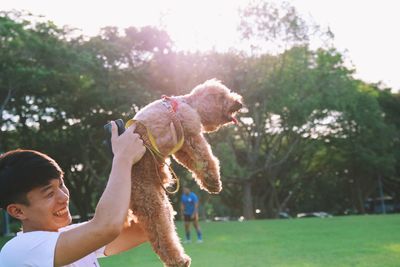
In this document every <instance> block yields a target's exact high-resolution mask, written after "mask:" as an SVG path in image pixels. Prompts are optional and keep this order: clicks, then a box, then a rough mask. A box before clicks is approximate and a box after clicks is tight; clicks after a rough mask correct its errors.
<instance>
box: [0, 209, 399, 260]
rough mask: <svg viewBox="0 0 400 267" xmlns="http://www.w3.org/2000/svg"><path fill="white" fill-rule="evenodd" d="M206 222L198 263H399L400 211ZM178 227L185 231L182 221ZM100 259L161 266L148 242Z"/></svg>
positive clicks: (195, 247)
mask: <svg viewBox="0 0 400 267" xmlns="http://www.w3.org/2000/svg"><path fill="white" fill-rule="evenodd" d="M201 226H202V228H203V234H204V243H202V244H196V243H192V244H188V245H185V249H186V252H187V253H188V254H189V255H190V256H191V257H192V266H193V267H211V266H212V267H218V266H220V267H227V266H229V267H234V266H237V267H251V266H254V267H256V266H257V267H264V266H296V267H297V266H310V267H311V266H312V267H314V266H332V267H333V266H335V267H336V266H377V267H378V266H379V267H381V266H384V267H390V266H400V215H386V216H371V215H368V216H347V217H333V218H328V219H319V218H308V219H291V220H257V221H248V222H212V223H206V222H202V223H201ZM178 230H179V233H180V234H181V235H182V224H181V223H179V222H178ZM193 234H194V233H192V235H193ZM0 245H1V244H0ZM100 263H101V266H102V267H125V266H140V267H156V266H162V264H161V263H160V261H159V260H158V258H157V257H156V256H155V254H154V253H153V252H152V250H151V249H150V246H149V245H148V244H145V245H143V246H141V247H139V248H136V249H134V250H132V251H129V252H126V253H123V254H121V255H117V256H113V257H109V258H104V259H101V261H100Z"/></svg>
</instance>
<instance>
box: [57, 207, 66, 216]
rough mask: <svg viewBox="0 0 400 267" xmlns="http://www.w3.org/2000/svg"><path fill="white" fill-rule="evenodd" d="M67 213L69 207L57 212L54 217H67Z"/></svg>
mask: <svg viewBox="0 0 400 267" xmlns="http://www.w3.org/2000/svg"><path fill="white" fill-rule="evenodd" d="M66 213H68V208H67V207H65V208H63V209H61V210H59V211H56V212H55V213H54V215H56V216H59V217H61V216H63V215H65V214H66Z"/></svg>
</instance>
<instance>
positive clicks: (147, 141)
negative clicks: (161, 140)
mask: <svg viewBox="0 0 400 267" xmlns="http://www.w3.org/2000/svg"><path fill="white" fill-rule="evenodd" d="M162 103H163V105H164V106H165V107H166V108H167V109H168V114H169V117H170V120H171V124H172V125H173V127H174V128H175V130H176V134H177V140H179V141H178V142H177V143H176V144H175V146H174V147H173V148H172V150H171V151H170V152H169V153H168V154H167V155H166V156H164V155H163V154H162V153H161V151H160V150H159V149H158V146H157V143H156V140H155V138H154V136H153V135H152V133H151V131H150V129H149V128H148V127H146V125H144V123H143V122H141V121H138V120H135V119H131V120H129V121H127V122H126V125H125V128H128V127H129V126H131V125H132V124H136V132H137V133H138V134H139V135H140V136H141V138H142V140H143V145H144V146H145V147H146V148H147V150H148V151H149V152H150V154H151V156H152V157H153V161H154V165H155V166H154V167H155V168H156V171H157V176H158V177H159V179H160V184H161V187H162V188H163V189H164V191H165V192H166V193H168V194H175V193H177V192H178V191H179V188H180V181H179V177H178V176H177V175H176V173H175V172H174V170H173V169H172V167H171V165H169V164H167V163H165V157H169V156H170V155H172V154H174V153H176V152H177V151H178V150H179V149H181V147H182V146H183V143H184V141H185V136H184V133H183V127H182V124H181V122H180V120H179V119H178V118H177V116H176V113H175V112H176V110H177V108H178V102H177V101H176V100H174V99H171V98H170V97H167V96H163V99H162ZM157 158H158V159H157ZM164 165H167V167H168V169H169V171H170V172H171V174H172V180H173V181H174V183H175V184H176V187H175V190H173V191H169V190H168V189H167V188H166V187H165V186H164V184H163V181H162V178H161V176H160V173H159V168H162V167H163V166H164Z"/></svg>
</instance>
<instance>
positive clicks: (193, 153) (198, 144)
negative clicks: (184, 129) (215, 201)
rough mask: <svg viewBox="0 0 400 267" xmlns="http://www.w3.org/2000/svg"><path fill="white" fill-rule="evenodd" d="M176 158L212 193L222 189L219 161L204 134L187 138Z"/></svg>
mask: <svg viewBox="0 0 400 267" xmlns="http://www.w3.org/2000/svg"><path fill="white" fill-rule="evenodd" d="M174 158H175V159H176V160H177V161H178V162H179V163H181V164H182V165H183V166H185V167H186V168H187V169H189V170H190V171H191V172H192V174H193V177H194V178H195V180H196V182H197V183H198V184H199V186H200V188H202V189H205V190H206V191H208V192H210V193H219V192H220V191H221V189H222V185H221V179H220V174H219V161H218V159H217V158H216V157H215V156H214V155H213V154H212V151H211V147H210V145H209V144H208V143H207V140H206V139H205V138H204V136H203V135H202V134H199V135H195V136H192V137H189V138H187V139H186V140H185V143H184V145H183V146H182V148H181V149H180V150H179V151H178V152H176V153H175V154H174Z"/></svg>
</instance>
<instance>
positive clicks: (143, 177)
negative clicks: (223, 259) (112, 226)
mask: <svg viewBox="0 0 400 267" xmlns="http://www.w3.org/2000/svg"><path fill="white" fill-rule="evenodd" d="M158 175H161V180H167V179H168V175H167V174H166V173H165V172H164V170H163V169H162V168H160V169H159V172H157V170H156V169H155V167H154V161H153V158H152V157H151V155H149V152H146V154H145V156H144V157H143V158H142V159H141V160H140V161H139V163H138V164H135V165H134V166H133V168H132V199H131V208H132V211H133V213H134V214H135V215H136V216H137V217H138V220H139V222H140V223H141V225H143V228H144V231H145V232H146V234H147V236H148V239H149V242H150V244H151V246H152V248H153V250H154V251H155V252H156V253H157V254H158V256H159V257H160V259H161V260H162V261H163V262H164V264H165V266H168V267H188V266H190V262H191V259H190V257H189V256H188V255H186V254H185V252H184V249H183V247H182V245H181V243H180V240H179V237H178V235H177V233H176V230H175V225H174V221H173V209H172V206H171V204H170V202H169V200H168V197H167V195H166V193H165V192H164V190H163V189H162V187H161V185H160V177H158Z"/></svg>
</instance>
